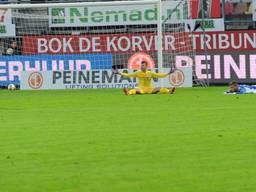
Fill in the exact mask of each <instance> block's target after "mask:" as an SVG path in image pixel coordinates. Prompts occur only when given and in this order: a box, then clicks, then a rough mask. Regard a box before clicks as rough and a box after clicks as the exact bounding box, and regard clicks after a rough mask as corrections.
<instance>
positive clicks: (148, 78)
mask: <svg viewBox="0 0 256 192" xmlns="http://www.w3.org/2000/svg"><path fill="white" fill-rule="evenodd" d="M121 75H122V76H125V77H136V78H138V79H139V88H141V89H144V88H152V87H153V86H152V78H163V77H166V76H168V75H169V73H156V72H154V71H150V70H147V71H146V72H143V71H136V72H134V73H121Z"/></svg>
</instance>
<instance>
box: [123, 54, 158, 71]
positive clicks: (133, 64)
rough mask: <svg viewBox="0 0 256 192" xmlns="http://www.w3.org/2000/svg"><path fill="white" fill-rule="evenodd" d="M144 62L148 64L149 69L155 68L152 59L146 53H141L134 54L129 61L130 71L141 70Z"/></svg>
mask: <svg viewBox="0 0 256 192" xmlns="http://www.w3.org/2000/svg"><path fill="white" fill-rule="evenodd" d="M142 61H146V62H147V63H148V68H155V63H154V60H153V59H152V57H151V56H150V55H148V54H146V53H143V52H139V53H135V54H133V55H132V56H131V57H130V59H129V60H128V69H140V66H141V62H142Z"/></svg>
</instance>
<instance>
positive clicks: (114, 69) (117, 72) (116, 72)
mask: <svg viewBox="0 0 256 192" xmlns="http://www.w3.org/2000/svg"><path fill="white" fill-rule="evenodd" d="M112 73H113V74H118V75H120V72H119V71H118V69H117V67H116V66H112Z"/></svg>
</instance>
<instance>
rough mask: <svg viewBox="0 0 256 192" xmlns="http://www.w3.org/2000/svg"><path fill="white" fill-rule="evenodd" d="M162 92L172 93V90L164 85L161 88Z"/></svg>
mask: <svg viewBox="0 0 256 192" xmlns="http://www.w3.org/2000/svg"><path fill="white" fill-rule="evenodd" d="M160 93H170V90H169V89H167V88H165V87H162V88H161V89H160Z"/></svg>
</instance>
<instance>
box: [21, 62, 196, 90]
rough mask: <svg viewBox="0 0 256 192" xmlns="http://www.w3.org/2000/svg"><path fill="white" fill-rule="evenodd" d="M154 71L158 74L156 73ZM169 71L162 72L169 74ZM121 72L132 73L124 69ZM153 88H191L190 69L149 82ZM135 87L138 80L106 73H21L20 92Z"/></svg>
mask: <svg viewBox="0 0 256 192" xmlns="http://www.w3.org/2000/svg"><path fill="white" fill-rule="evenodd" d="M155 71H157V70H155ZM168 71H170V69H163V72H168ZM120 72H124V73H126V72H128V73H132V72H133V70H127V69H123V70H120ZM152 82H153V85H154V87H159V86H164V87H173V86H175V87H192V68H191V67H186V68H180V69H177V70H176V71H175V72H174V73H173V74H171V75H170V76H167V77H166V78H163V79H154V80H152ZM137 86H138V79H137V78H127V77H122V76H120V75H114V74H112V71H111V70H110V69H107V70H90V71H43V72H42V71H30V72H28V71H24V72H22V73H21V82H20V88H21V90H39V89H100V88H119V89H120V88H125V87H127V88H134V87H137Z"/></svg>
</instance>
